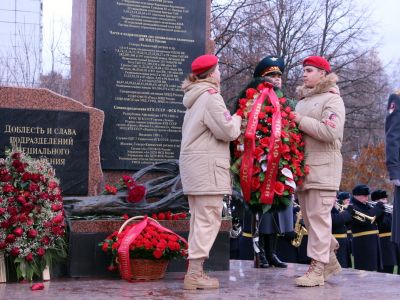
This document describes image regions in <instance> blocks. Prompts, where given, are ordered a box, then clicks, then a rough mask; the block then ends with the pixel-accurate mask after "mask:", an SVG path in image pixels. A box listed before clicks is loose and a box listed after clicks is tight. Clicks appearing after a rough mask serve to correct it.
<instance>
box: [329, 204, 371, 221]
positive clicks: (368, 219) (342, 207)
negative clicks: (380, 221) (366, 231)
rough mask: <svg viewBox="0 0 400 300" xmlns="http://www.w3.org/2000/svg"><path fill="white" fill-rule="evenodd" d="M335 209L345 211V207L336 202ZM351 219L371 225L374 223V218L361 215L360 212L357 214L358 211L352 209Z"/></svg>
mask: <svg viewBox="0 0 400 300" xmlns="http://www.w3.org/2000/svg"><path fill="white" fill-rule="evenodd" d="M335 207H336V209H337V210H338V211H340V212H342V211H343V210H345V209H346V208H347V205H343V204H340V203H338V202H336V203H335ZM353 219H356V220H358V221H360V222H367V221H369V222H370V223H371V224H372V223H374V222H375V219H376V217H371V216H368V215H367V214H363V213H362V212H359V211H358V210H355V209H354V215H353Z"/></svg>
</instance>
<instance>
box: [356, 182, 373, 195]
mask: <svg viewBox="0 0 400 300" xmlns="http://www.w3.org/2000/svg"><path fill="white" fill-rule="evenodd" d="M370 193H371V192H370V190H369V187H368V185H365V184H359V185H356V186H355V187H354V189H353V191H352V194H353V196H368V195H369V194H370Z"/></svg>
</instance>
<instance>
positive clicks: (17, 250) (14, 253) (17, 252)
mask: <svg viewBox="0 0 400 300" xmlns="http://www.w3.org/2000/svg"><path fill="white" fill-rule="evenodd" d="M19 252H20V250H19V248H18V247H14V248H12V249H11V251H10V254H11V255H12V256H18V255H19Z"/></svg>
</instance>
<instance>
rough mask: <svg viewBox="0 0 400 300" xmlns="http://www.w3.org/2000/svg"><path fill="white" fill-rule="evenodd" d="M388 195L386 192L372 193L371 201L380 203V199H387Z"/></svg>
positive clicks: (376, 191) (377, 191)
mask: <svg viewBox="0 0 400 300" xmlns="http://www.w3.org/2000/svg"><path fill="white" fill-rule="evenodd" d="M387 197H388V195H387V193H386V191H385V190H375V191H373V192H372V193H371V200H372V201H378V200H380V199H384V198H387Z"/></svg>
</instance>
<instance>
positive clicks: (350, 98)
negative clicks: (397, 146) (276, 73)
mask: <svg viewBox="0 0 400 300" xmlns="http://www.w3.org/2000/svg"><path fill="white" fill-rule="evenodd" d="M215 2H216V1H214V2H213V5H214V7H215V9H214V10H213V13H214V18H213V24H212V25H213V36H214V38H215V43H216V51H217V53H218V54H219V56H220V58H221V61H222V63H223V66H222V68H221V70H222V77H223V78H222V90H223V92H224V96H225V98H228V99H233V98H234V97H236V95H238V93H239V91H240V90H241V89H242V88H243V87H244V86H245V85H246V83H247V82H248V81H249V80H250V78H251V77H252V72H253V70H254V67H255V65H256V64H257V62H258V61H259V60H260V59H261V58H262V57H264V56H266V55H270V54H274V55H279V56H282V57H283V58H284V59H285V64H286V70H285V73H284V75H283V79H284V86H285V90H286V95H287V96H288V97H293V98H295V97H296V95H295V88H296V86H298V85H300V84H301V80H300V79H301V76H302V68H301V62H302V60H303V59H304V58H305V57H307V56H309V55H321V56H325V57H326V58H327V59H328V60H329V61H330V63H331V65H332V67H333V70H334V71H335V72H336V73H338V75H339V77H340V81H339V83H338V84H339V87H340V90H341V93H342V97H343V99H344V101H345V105H346V109H347V113H346V115H347V121H346V131H345V138H344V145H345V147H344V151H345V153H347V154H348V156H349V157H351V156H353V155H354V154H357V151H358V150H359V149H360V148H361V147H363V146H364V145H367V144H370V143H375V142H378V141H379V140H381V137H382V129H383V111H384V105H383V99H385V98H386V97H387V93H388V91H389V82H388V77H387V75H386V73H385V71H384V68H383V65H382V63H381V62H380V60H379V58H378V55H377V53H376V51H375V47H374V46H370V45H368V44H367V43H366V40H365V38H364V37H366V36H368V35H370V34H372V31H371V29H370V27H369V24H368V20H369V14H368V11H367V10H365V9H361V8H359V7H357V6H356V5H355V4H354V3H353V2H350V1H346V0H318V1H313V0H270V1H262V2H260V1H256V0H252V1H251V0H248V1H239V2H238V1H228V2H226V1H225V2H224V5H221V4H219V5H217V4H216V3H215ZM216 12H218V14H216ZM222 37H225V38H222ZM354 136H358V138H357V139H356V141H355V139H354Z"/></svg>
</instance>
